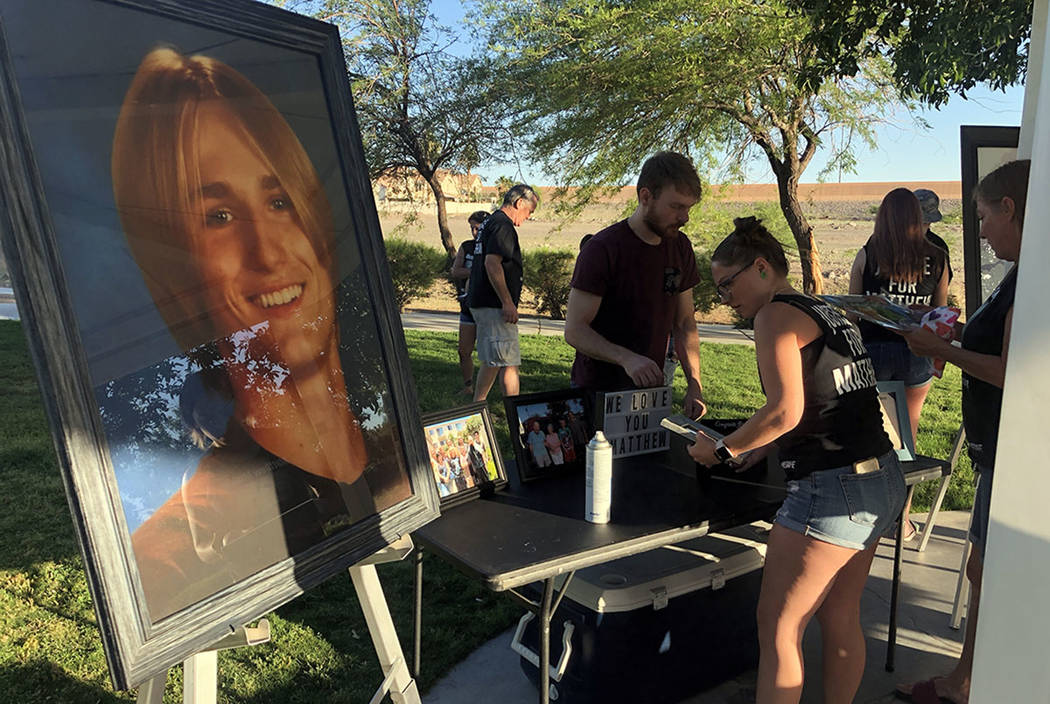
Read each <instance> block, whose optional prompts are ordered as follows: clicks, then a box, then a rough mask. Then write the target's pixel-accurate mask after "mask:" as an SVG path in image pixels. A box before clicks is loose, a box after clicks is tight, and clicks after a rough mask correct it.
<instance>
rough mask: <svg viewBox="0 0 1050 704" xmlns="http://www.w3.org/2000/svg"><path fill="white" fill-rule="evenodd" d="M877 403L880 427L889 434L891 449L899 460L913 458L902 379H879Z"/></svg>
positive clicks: (912, 443) (913, 448) (913, 441)
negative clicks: (880, 421) (880, 418)
mask: <svg viewBox="0 0 1050 704" xmlns="http://www.w3.org/2000/svg"><path fill="white" fill-rule="evenodd" d="M876 388H877V389H878V391H879V405H880V406H882V429H883V430H885V431H886V434H887V435H889V436H890V442H891V443H893V449H894V450H896V451H897V458H898V459H899V460H900V461H901V462H910V461H912V460H914V459H915V440H914V438H912V436H911V420H910V419H909V416H908V404H907V402H906V401H905V397H904V382H903V381H880V382H878V384H876Z"/></svg>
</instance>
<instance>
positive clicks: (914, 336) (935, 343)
mask: <svg viewBox="0 0 1050 704" xmlns="http://www.w3.org/2000/svg"><path fill="white" fill-rule="evenodd" d="M900 335H901V337H903V338H904V341H905V342H907V343H908V349H910V350H911V352H912V354H915V355H918V356H920V357H941V358H943V357H944V356H945V355H944V351H945V348H950V347H951V343H950V342H948V341H947V340H942V339H941V338H939V337H937V335H935V334H934V333H933V332H932V331H930V330H927V329H926V328H918V329H916V330H912V331H909V332H901V333H900Z"/></svg>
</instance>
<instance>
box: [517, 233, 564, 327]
mask: <svg viewBox="0 0 1050 704" xmlns="http://www.w3.org/2000/svg"><path fill="white" fill-rule="evenodd" d="M523 259H524V261H523V265H524V267H525V288H527V289H528V290H529V292H530V293H532V296H533V301H534V305H535V306H536V310H538V311H539V312H540V313H546V314H547V315H549V316H550V317H551V318H553V319H554V320H564V319H565V306H566V304H567V303H568V302H569V282H570V281H571V280H572V269H573V266H574V265H575V262H576V253H575V252H573V251H572V250H569V249H550V248H547V247H543V248H541V249H533V250H529V251H527V252H525V253H524V255H523Z"/></svg>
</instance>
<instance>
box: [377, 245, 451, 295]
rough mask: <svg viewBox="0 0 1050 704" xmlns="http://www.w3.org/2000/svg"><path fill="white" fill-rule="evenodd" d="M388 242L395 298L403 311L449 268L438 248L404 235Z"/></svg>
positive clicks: (387, 254) (387, 250) (387, 249)
mask: <svg viewBox="0 0 1050 704" xmlns="http://www.w3.org/2000/svg"><path fill="white" fill-rule="evenodd" d="M385 244H386V258H387V262H388V263H389V265H390V278H391V279H392V280H393V282H394V298H395V300H396V301H397V308H398V310H402V311H403V310H404V309H405V306H407V305H408V304H409V303H410V302H411V301H413V300H415V299H417V298H419V297H420V296H422V295H423V294H425V293H426V292H427V290H428V289H429V288H430V287H431V285H433V283H434V279H436V278H437V276H438V274H440V273H441V271H442V270H443V269H444V268H445V254H444V252H441V251H439V250H438V249H437V248H435V247H430V246H428V245H425V244H422V243H421V242H409V241H408V240H406V239H402V238H400V237H393V238H391V239H388V240H386V242H385Z"/></svg>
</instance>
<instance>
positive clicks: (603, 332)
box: [565, 152, 707, 418]
mask: <svg viewBox="0 0 1050 704" xmlns="http://www.w3.org/2000/svg"><path fill="white" fill-rule="evenodd" d="M637 189H638V206H637V207H636V208H635V210H634V212H633V213H632V214H631V216H630V217H628V218H627V219H626V220H621V221H620V222H618V223H616V224H614V225H611V226H609V227H607V228H605V229H604V230H602V231H601V232H599V233H598V234H596V235H595V236H594V237H593V238H591V239H590V240H589V241H588V242H587V246H586V247H583V248H582V249H581V250H580V254H579V256H578V257H577V259H576V270H575V271H574V272H573V275H572V283H571V286H572V288H571V289H570V291H569V304H568V308H567V311H566V316H565V341H566V342H568V343H569V344H570V345H572V346H573V347H574V348H576V360H575V361H574V362H573V365H572V382H573V384H574V385H575V386H577V387H580V388H584V389H587V390H588V391H590V392H598V391H622V390H625V389H630V388H641V387H647V386H661V385H663V383H664V358H665V355H666V351H667V340H668V336H669V335H670V334H671V332H672V331H673V332H674V345H675V351H676V352H677V354H678V358H679V360H681V363H682V371H683V372H684V373H685V378H686V384H687V387H686V394H685V399H684V401H683V404H682V405H683V408H682V411H683V412H684V413H685V414H686V415H688V416H689V417H691V418H699V417H700V416H701V415H703V414H704V413H705V412H706V410H707V409H706V408H705V406H704V402H703V394H702V391H701V386H700V338H699V335H698V334H697V329H696V319H695V311H694V308H693V294H692V288H693V287H694V286H695V285H696V284H697V283H699V281H700V275H699V272H698V271H697V267H696V257H695V256H694V254H693V246H692V244H691V243H690V242H689V238H688V237H686V236H685V234H683V233H682V231H681V228H682V226H684V225H685V224H686V223H687V222H688V221H689V210H690V208H692V207H693V206H694V205H695V204H696V203H697V202H699V200H700V195H701V186H700V179H699V177H698V176H697V174H696V169H695V168H694V167H693V164H692V162H690V161H689V159H687V158H686V157H684V156H682V155H681V154H676V153H674V152H660V153H658V154H655V155H654V156H652V157H650V158H649V159H647V160H646V162H645V163H644V164H643V165H642V171H641V174H639V176H638V186H637Z"/></svg>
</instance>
